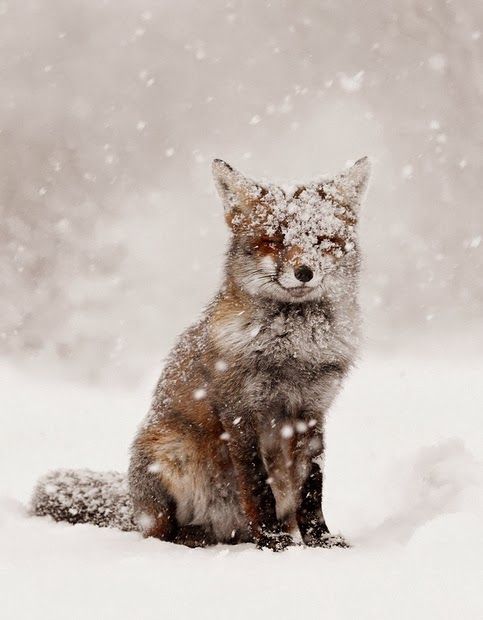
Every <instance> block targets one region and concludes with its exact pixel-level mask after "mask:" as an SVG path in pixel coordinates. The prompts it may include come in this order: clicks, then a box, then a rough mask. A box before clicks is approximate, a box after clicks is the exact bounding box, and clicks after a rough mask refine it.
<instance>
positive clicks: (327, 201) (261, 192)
mask: <svg viewBox="0 0 483 620" xmlns="http://www.w3.org/2000/svg"><path fill="white" fill-rule="evenodd" d="M242 220H243V222H242ZM235 223H236V222H235ZM239 223H240V224H242V225H244V226H243V227H244V228H245V232H246V233H248V234H249V235H259V234H264V235H267V236H273V235H281V236H282V238H283V242H284V244H285V245H287V246H295V245H296V246H298V247H301V248H304V249H309V247H312V246H313V244H314V243H315V242H316V241H317V239H318V238H320V237H321V236H323V237H333V236H338V237H340V238H343V239H345V240H346V241H351V240H353V237H354V234H355V225H356V218H355V216H354V214H353V212H352V210H351V209H350V207H349V206H348V205H345V204H344V202H343V200H341V197H340V196H338V195H337V192H336V189H335V188H334V186H333V184H332V183H331V182H330V181H318V182H314V183H311V184H308V185H299V186H296V187H294V188H292V189H290V190H286V189H282V188H281V187H279V186H278V185H273V184H264V185H257V186H254V187H252V188H251V192H250V208H249V209H248V210H246V211H245V212H244V213H243V214H240V222H239Z"/></svg>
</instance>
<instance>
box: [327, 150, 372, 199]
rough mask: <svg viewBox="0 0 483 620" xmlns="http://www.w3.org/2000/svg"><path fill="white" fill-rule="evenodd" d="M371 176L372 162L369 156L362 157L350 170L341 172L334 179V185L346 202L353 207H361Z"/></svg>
mask: <svg viewBox="0 0 483 620" xmlns="http://www.w3.org/2000/svg"><path fill="white" fill-rule="evenodd" d="M370 176H371V162H370V161H369V158H368V157H362V158H361V159H358V160H357V161H356V163H355V164H354V165H352V166H351V167H350V168H349V169H348V170H344V172H342V173H341V174H339V175H338V176H337V177H336V178H335V179H334V185H335V187H336V188H337V191H338V193H339V194H340V195H341V198H343V200H344V202H346V203H348V204H349V205H350V206H352V207H359V205H360V204H361V202H362V199H363V198H364V194H365V192H366V189H367V186H368V184H369V178H370Z"/></svg>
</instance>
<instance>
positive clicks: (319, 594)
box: [0, 349, 483, 620]
mask: <svg viewBox="0 0 483 620" xmlns="http://www.w3.org/2000/svg"><path fill="white" fill-rule="evenodd" d="M422 350H423V349H422ZM482 376H483V360H482V359H481V357H479V358H477V357H475V356H474V355H473V356H470V357H467V356H463V355H459V356H458V355H456V354H455V355H452V356H449V355H448V356H445V357H444V358H443V357H442V356H432V357H431V356H428V357H424V355H421V356H420V357H419V358H417V357H415V356H409V355H408V356H403V357H398V358H397V359H396V358H386V357H381V356H377V355H371V356H366V359H363V360H362V361H361V363H360V365H359V368H358V369H357V370H356V371H354V372H353V374H352V376H351V377H350V379H349V381H348V383H347V385H346V388H345V391H344V393H343V395H342V396H341V397H340V398H339V400H338V402H337V403H336V406H335V407H334V408H333V410H332V411H331V414H330V419H329V422H328V428H327V450H328V452H327V464H326V486H325V512H326V517H327V520H328V523H329V526H331V528H332V529H333V530H334V531H340V532H343V533H344V534H345V535H346V536H347V537H348V538H349V539H350V540H351V541H352V542H353V545H354V546H353V548H351V549H349V550H341V549H333V550H324V549H306V548H292V549H289V550H288V551H286V552H285V553H280V554H273V553H271V552H268V551H267V552H261V551H257V550H255V549H254V548H253V547H252V546H251V545H241V546H239V547H227V546H218V547H215V548H211V549H207V550H202V549H196V550H190V549H186V548H183V547H179V546H175V545H172V544H167V543H161V542H159V541H156V540H143V539H142V538H141V537H140V536H139V535H137V534H135V533H129V534H127V533H122V532H118V531H115V530H107V529H104V530H102V529H97V528H95V527H93V526H86V525H79V526H70V525H67V524H58V523H53V522H51V521H49V520H48V519H46V518H31V517H29V516H28V515H27V512H26V504H27V501H28V497H29V493H30V490H31V488H32V485H33V484H34V481H35V479H36V478H37V476H38V475H40V474H41V473H43V472H44V471H45V470H47V469H49V468H55V467H59V466H62V467H91V468H93V469H99V468H102V469H106V468H107V469H125V468H126V465H127V459H128V446H129V442H130V440H131V437H132V436H133V434H134V431H135V428H136V425H137V424H138V423H139V421H140V419H141V417H142V415H143V414H144V411H145V410H146V407H147V404H148V401H149V392H150V387H151V386H150V385H145V386H142V387H139V388H136V389H135V390H126V391H120V390H119V388H111V389H105V388H103V389H101V388H93V387H87V386H79V385H76V384H70V383H67V382H65V381H59V382H53V381H52V380H49V379H46V378H39V376H38V375H36V376H33V375H31V374H30V373H29V372H28V371H26V370H22V371H21V370H19V369H17V368H13V367H11V366H8V365H7V366H6V367H5V368H4V369H3V371H2V377H1V382H2V384H1V388H0V399H1V413H0V415H1V433H0V472H1V473H0V495H1V497H2V499H1V503H0V609H1V617H2V618H4V619H6V620H7V619H15V620H19V619H21V618H29V619H31V618H49V619H55V618H62V619H65V618H76V619H77V618H79V619H81V618H82V619H87V618H96V619H97V618H102V619H105V618H116V619H117V620H119V619H120V618H143V619H144V618H156V619H160V618H161V619H163V618H184V617H186V618H193V617H196V618H247V617H248V618H265V619H268V618H292V617H294V618H295V617H296V618H299V619H301V618H318V617H320V618H327V619H332V618H334V619H337V620H341V619H345V618H350V619H357V620H360V619H363V618H370V619H371V620H373V619H375V618H376V619H379V618H381V619H384V620H389V619H390V620H394V619H397V618H405V619H406V618H411V619H414V618H424V619H427V620H430V619H431V620H433V619H440V618H448V619H451V620H454V619H455V618H458V620H462V619H468V620H470V619H471V620H476V619H478V618H482V617H483V595H482V584H483V571H482V560H481V558H482V556H483V521H482V516H483V493H482V491H483V470H482V464H481V462H480V460H479V459H480V455H481V454H482V448H483V433H482V432H481V427H482V422H481V416H482V410H483V381H482ZM153 381H154V378H153Z"/></svg>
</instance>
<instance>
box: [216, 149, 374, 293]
mask: <svg viewBox="0 0 483 620" xmlns="http://www.w3.org/2000/svg"><path fill="white" fill-rule="evenodd" d="M369 174H370V163H369V160H368V159H367V157H364V158H362V159H359V160H358V161H357V162H356V163H355V164H354V165H353V166H352V167H351V168H349V169H347V170H345V171H343V172H341V173H340V174H338V175H336V176H334V177H332V178H325V177H324V178H321V179H320V180H317V181H313V182H311V183H308V184H306V185H299V186H297V187H296V188H294V189H292V190H291V191H288V192H285V191H284V190H283V189H282V188H281V187H278V186H276V185H272V184H270V183H257V182H255V181H253V180H251V179H249V178H247V177H245V176H243V175H242V174H241V173H240V172H238V171H236V170H234V169H233V168H232V167H231V166H229V165H228V164H226V163H225V162H224V161H222V160H220V159H215V160H214V162H213V176H214V179H215V183H216V187H217V189H218V193H219V194H220V196H221V198H222V201H223V205H224V208H225V219H226V221H227V223H228V225H229V226H230V228H231V230H232V232H233V236H232V243H231V247H230V252H229V261H228V267H229V270H230V273H231V276H232V277H233V278H234V279H235V281H236V282H237V284H238V285H239V286H241V287H242V288H243V289H244V290H246V291H247V292H248V293H249V294H250V295H253V296H259V297H264V298H269V299H276V300H278V301H282V302H303V301H309V300H315V299H318V298H320V297H322V296H323V295H324V293H325V292H326V291H328V290H330V289H333V288H334V287H340V286H344V285H345V284H346V283H347V282H348V281H353V279H354V276H355V275H356V274H357V272H358V266H359V249H358V243H357V221H358V213H359V207H360V204H361V200H362V198H363V195H364V192H365V190H366V187H367V183H368V180H369Z"/></svg>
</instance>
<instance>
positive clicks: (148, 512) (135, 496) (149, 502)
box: [129, 452, 178, 541]
mask: <svg viewBox="0 0 483 620" xmlns="http://www.w3.org/2000/svg"><path fill="white" fill-rule="evenodd" d="M129 488H130V493H131V499H132V502H133V506H134V521H135V523H136V525H137V527H138V529H139V531H140V532H141V533H142V534H143V535H144V536H146V537H148V536H153V537H155V538H159V539H160V540H166V541H174V539H175V536H176V534H177V530H178V524H177V521H176V503H175V501H174V499H173V498H172V497H170V495H169V493H168V491H167V490H166V488H165V487H164V485H163V483H162V481H161V479H160V477H159V476H158V475H157V474H156V473H155V472H152V471H150V459H148V458H147V457H145V456H143V455H142V453H139V452H138V453H136V454H135V455H134V456H133V458H132V459H131V465H130V468H129Z"/></svg>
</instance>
